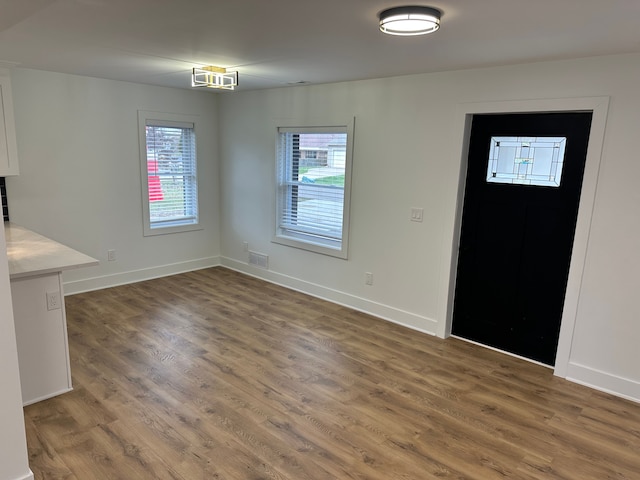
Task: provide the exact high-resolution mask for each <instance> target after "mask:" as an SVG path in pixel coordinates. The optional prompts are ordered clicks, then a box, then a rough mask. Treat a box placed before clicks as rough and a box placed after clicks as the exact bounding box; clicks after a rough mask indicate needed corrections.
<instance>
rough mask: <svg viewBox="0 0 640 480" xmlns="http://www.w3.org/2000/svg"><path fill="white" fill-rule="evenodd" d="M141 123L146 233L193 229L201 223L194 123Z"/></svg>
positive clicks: (150, 121)
mask: <svg viewBox="0 0 640 480" xmlns="http://www.w3.org/2000/svg"><path fill="white" fill-rule="evenodd" d="M140 122H141V128H142V127H143V128H144V152H142V153H141V157H143V158H142V162H143V164H142V172H143V184H144V185H143V189H144V193H145V195H144V197H145V198H144V203H145V205H144V206H145V209H144V210H145V234H146V235H154V234H157V233H169V232H173V231H183V230H191V229H193V228H189V227H193V226H194V225H197V224H198V187H197V173H196V172H197V169H196V136H195V129H194V124H193V123H189V122H177V121H172V120H165V119H160V120H157V119H150V118H145V119H144V125H142V119H141V120H140ZM141 143H142V142H141Z"/></svg>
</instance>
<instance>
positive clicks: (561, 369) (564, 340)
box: [436, 97, 609, 378]
mask: <svg viewBox="0 0 640 480" xmlns="http://www.w3.org/2000/svg"><path fill="white" fill-rule="evenodd" d="M576 111H590V112H592V113H593V117H592V121H591V132H590V135H589V144H588V148H587V159H586V163H585V171H584V177H583V181H582V191H581V194H580V205H579V207H578V220H577V223H576V231H575V236H574V240H573V250H572V254H571V261H570V266H569V278H568V281H567V289H566V294H565V300H564V308H563V312H562V321H561V326H560V337H559V339H558V350H557V353H556V362H555V366H554V374H555V375H557V376H559V377H563V378H564V377H566V376H567V371H568V367H569V361H570V358H571V346H572V343H573V336H574V330H575V326H576V319H577V313H578V304H579V300H580V290H581V286H582V275H583V273H584V266H585V260H586V256H587V250H588V246H589V233H590V230H591V219H592V216H593V209H594V204H595V200H596V194H597V185H598V174H599V171H600V163H601V158H602V149H603V145H604V134H605V129H606V121H607V114H608V111H609V97H576V98H554V99H538V100H508V101H497V102H478V103H475V102H474V103H462V104H459V105H458V109H457V113H456V118H455V128H454V130H453V131H454V137H453V138H455V139H458V141H459V145H460V148H459V157H456V158H459V159H460V162H459V163H457V164H456V167H457V173H458V189H457V193H456V195H457V197H456V199H455V201H454V202H451V204H454V205H455V209H454V210H453V211H451V212H450V215H446V216H445V218H447V219H450V220H447V221H448V222H450V224H449V225H447V226H446V227H447V230H446V231H450V232H452V233H453V236H452V237H451V242H448V248H447V250H448V251H446V252H445V253H444V255H443V265H442V267H441V271H442V272H443V275H442V278H441V283H440V288H441V292H446V294H443V295H440V298H441V300H440V304H439V306H438V317H439V318H444V321H442V322H438V326H437V331H436V334H437V335H438V336H439V337H441V338H446V337H448V336H450V335H451V324H452V321H453V298H454V292H455V281H456V266H457V260H458V244H459V241H460V227H461V223H462V206H463V201H464V188H465V180H466V173H467V157H468V153H469V137H470V133H471V120H472V118H473V115H475V114H486V113H496V114H509V113H545V112H576Z"/></svg>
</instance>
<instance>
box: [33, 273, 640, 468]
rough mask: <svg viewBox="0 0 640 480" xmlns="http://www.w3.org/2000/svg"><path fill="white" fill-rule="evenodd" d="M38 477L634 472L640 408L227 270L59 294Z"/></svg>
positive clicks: (38, 434) (38, 419)
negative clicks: (58, 336) (69, 376)
mask: <svg viewBox="0 0 640 480" xmlns="http://www.w3.org/2000/svg"><path fill="white" fill-rule="evenodd" d="M65 300H66V306H67V315H68V327H69V341H70V350H71V368H72V373H73V381H74V388H75V389H74V391H73V392H71V393H68V394H65V395H62V396H59V397H56V398H54V399H50V400H47V401H44V402H40V403H37V404H35V405H31V406H29V407H27V408H25V415H26V428H27V436H28V445H29V455H30V463H31V469H32V471H33V472H34V474H35V478H36V479H68V480H92V479H100V480H102V479H123V480H137V479H161V480H164V479H173V480H176V479H180V480H200V479H238V480H258V479H277V480H284V479H288V480H304V479H309V480H311V479H312V480H327V479H332V480H333V479H339V480H341V479H361V480H362V479H371V480H390V479H403V480H407V479H416V480H418V479H420V480H422V479H505V478H508V479H528V480H532V479H545V480H547V479H580V480H587V479H599V480H601V479H616V480H621V479H638V478H640V404H635V403H632V402H628V401H625V400H622V399H619V398H615V397H612V396H609V395H606V394H604V393H600V392H597V391H594V390H591V389H588V388H585V387H582V386H579V385H576V384H572V383H570V382H567V381H564V380H562V379H559V378H557V377H554V376H553V375H552V372H551V371H550V370H549V369H546V368H544V367H540V366H537V365H533V364H530V363H527V362H524V361H521V360H518V359H514V358H511V357H509V356H506V355H502V354H499V353H497V352H493V351H490V350H487V349H484V348H481V347H478V346H475V345H471V344H468V343H466V342H462V341H460V340H456V339H448V340H440V339H437V338H434V337H430V336H428V335H424V334H420V333H417V332H415V331H411V330H408V329H405V328H402V327H400V326H397V325H394V324H391V323H388V322H385V321H381V320H379V319H376V318H374V317H371V316H369V315H365V314H362V313H358V312H355V311H352V310H349V309H347V308H344V307H340V306H337V305H334V304H331V303H327V302H324V301H321V300H318V299H314V298H311V297H309V296H306V295H303V294H300V293H296V292H292V291H290V290H287V289H284V288H281V287H278V286H274V285H271V284H268V283H264V282H262V281H260V280H257V279H254V278H251V277H247V276H243V275H241V274H238V273H236V272H232V271H229V270H226V269H223V268H215V269H207V270H201V271H197V272H192V273H187V274H182V275H177V276H173V277H169V278H163V279H158V280H152V281H148V282H143V283H138V284H134V285H128V286H122V287H117V288H111V289H107V290H102V291H96V292H91V293H86V294H80V295H74V296H71V297H67V298H66V299H65Z"/></svg>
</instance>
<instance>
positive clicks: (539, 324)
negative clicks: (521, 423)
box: [452, 112, 591, 365]
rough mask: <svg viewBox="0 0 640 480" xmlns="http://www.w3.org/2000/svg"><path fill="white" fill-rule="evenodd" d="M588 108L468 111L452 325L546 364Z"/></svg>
mask: <svg viewBox="0 0 640 480" xmlns="http://www.w3.org/2000/svg"><path fill="white" fill-rule="evenodd" d="M590 127H591V112H588V113H587V112H563V113H535V114H500V115H475V116H474V117H473V123H472V129H471V138H470V144H469V159H468V169H467V178H466V186H465V197H464V206H463V212H462V231H461V237H460V249H459V252H458V268H457V277H456V291H455V300H454V314H453V325H452V333H453V334H454V335H457V336H459V337H463V338H467V339H469V340H473V341H477V342H479V343H483V344H485V345H489V346H492V347H495V348H498V349H501V350H504V351H507V352H511V353H515V354H517V355H520V356H523V357H526V358H530V359H532V360H536V361H539V362H542V363H545V364H548V365H553V363H554V361H555V356H556V349H557V345H558V335H559V332H560V321H561V317H562V307H563V303H564V296H565V290H566V286H567V278H568V273H569V262H570V259H571V249H572V245H573V237H574V232H575V226H576V220H577V214H578V203H579V200H580V189H581V186H582V177H583V173H584V165H585V159H586V153H587V142H588V139H589V130H590Z"/></svg>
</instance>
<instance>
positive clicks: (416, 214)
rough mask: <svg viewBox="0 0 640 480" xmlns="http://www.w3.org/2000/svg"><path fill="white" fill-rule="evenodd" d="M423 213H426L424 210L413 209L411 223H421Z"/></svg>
mask: <svg viewBox="0 0 640 480" xmlns="http://www.w3.org/2000/svg"><path fill="white" fill-rule="evenodd" d="M423 213H424V209H422V208H412V209H411V221H412V222H421V221H422V215H423Z"/></svg>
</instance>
